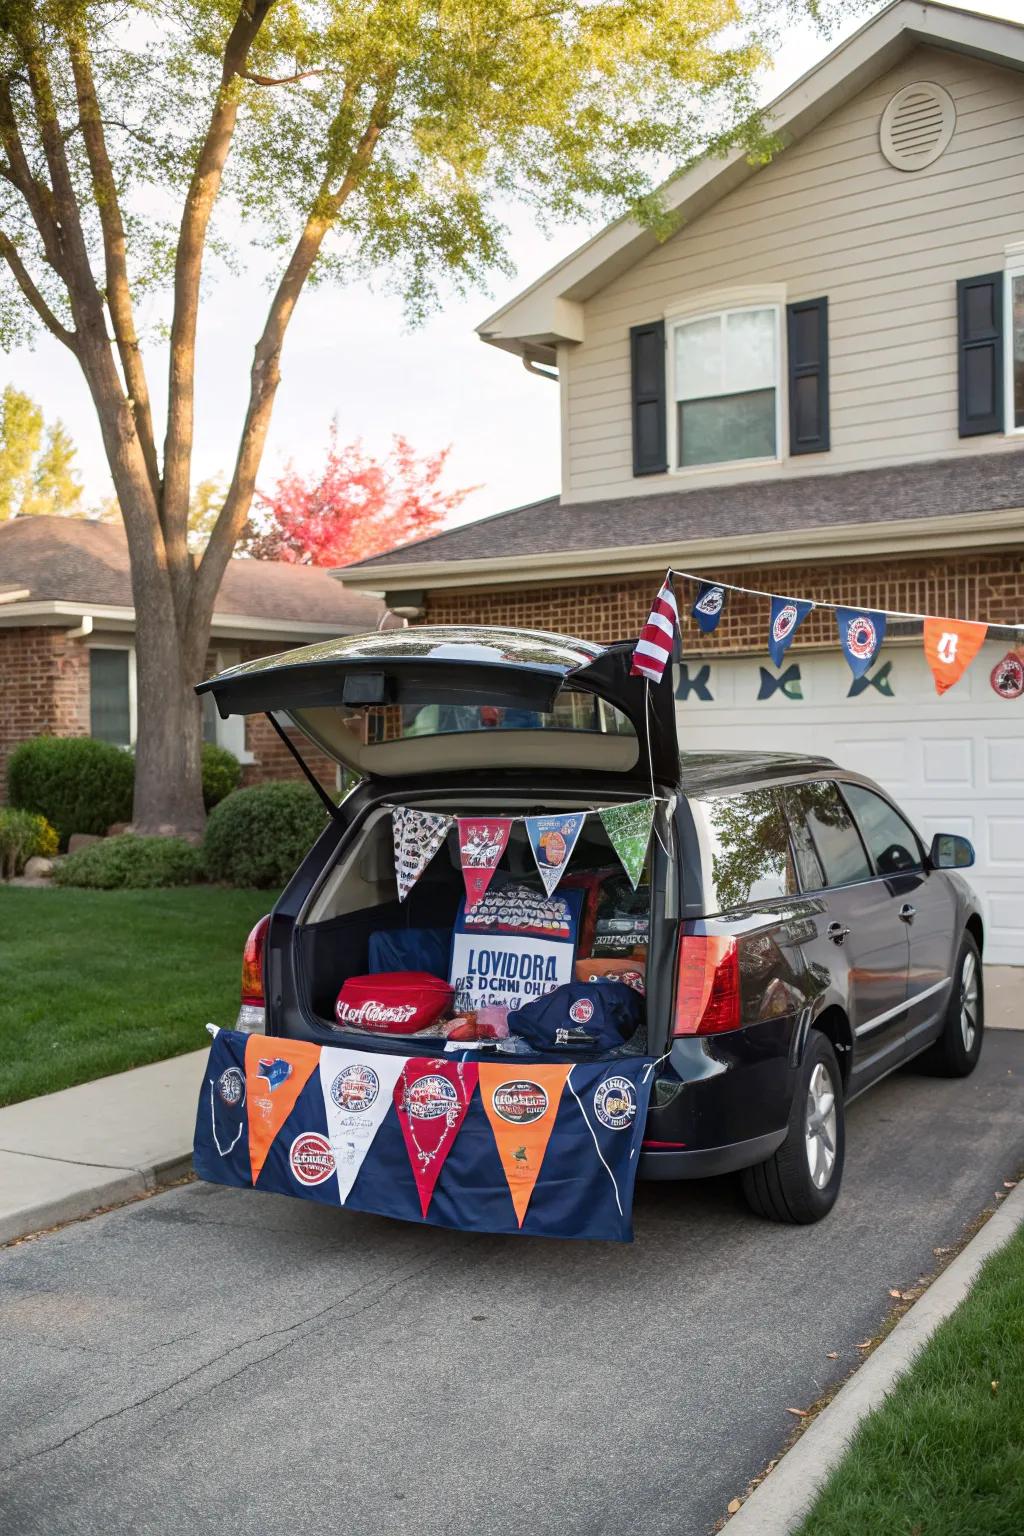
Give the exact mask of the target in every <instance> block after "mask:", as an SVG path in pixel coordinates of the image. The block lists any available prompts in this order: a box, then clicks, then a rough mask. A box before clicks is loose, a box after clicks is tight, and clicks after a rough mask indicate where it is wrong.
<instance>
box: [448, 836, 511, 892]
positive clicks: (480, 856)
mask: <svg viewBox="0 0 1024 1536" xmlns="http://www.w3.org/2000/svg"><path fill="white" fill-rule="evenodd" d="M458 823H459V857H460V859H461V860H462V878H463V879H464V880H465V882H466V911H467V912H468V911H469V909H470V907H475V906H476V904H477V902H478V901H479V900H480V898H481V896H482V895H483V894H484V892H485V891H486V889H487V887H488V886H489V885H490V883H491V876H492V875H493V874H494V871H495V870H496V869H497V867H498V864H499V862H500V860H501V856H502V854H503V853H504V852H505V844H506V843H507V842H508V835H509V833H510V832H511V830H512V821H511V818H510V817H508V816H460V817H459V818H458Z"/></svg>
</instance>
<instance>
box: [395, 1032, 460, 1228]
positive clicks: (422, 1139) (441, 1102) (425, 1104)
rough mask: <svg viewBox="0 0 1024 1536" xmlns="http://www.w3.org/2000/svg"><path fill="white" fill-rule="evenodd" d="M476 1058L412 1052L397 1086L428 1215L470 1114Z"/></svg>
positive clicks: (402, 1120)
mask: <svg viewBox="0 0 1024 1536" xmlns="http://www.w3.org/2000/svg"><path fill="white" fill-rule="evenodd" d="M476 1084H477V1068H476V1063H475V1062H472V1061H444V1060H436V1059H433V1058H429V1057H426V1056H412V1057H409V1059H408V1060H407V1061H406V1062H405V1065H404V1067H403V1068H402V1071H401V1073H400V1074H399V1077H398V1081H397V1082H396V1083H395V1086H394V1090H393V1099H394V1105H395V1110H396V1112H397V1114H398V1122H399V1124H400V1125H401V1127H402V1136H403V1137H404V1139H405V1150H406V1151H407V1152H408V1154H409V1162H410V1163H411V1164H412V1174H413V1178H414V1179H415V1180H416V1189H417V1191H418V1193H419V1197H420V1211H421V1213H422V1215H423V1218H424V1220H426V1215H427V1211H428V1210H429V1208H430V1201H431V1198H432V1197H433V1194H434V1186H435V1185H436V1184H437V1179H438V1175H439V1174H440V1172H441V1169H442V1167H443V1166H444V1160H445V1158H446V1157H447V1156H448V1153H449V1152H450V1151H451V1149H452V1146H453V1144H454V1141H455V1138H456V1136H457V1135H458V1132H459V1127H460V1125H461V1124H462V1122H463V1120H464V1119H465V1118H466V1110H467V1109H468V1108H469V1101H470V1099H471V1098H472V1097H473V1090H474V1089H475V1088H476Z"/></svg>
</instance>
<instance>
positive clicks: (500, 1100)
mask: <svg viewBox="0 0 1024 1536" xmlns="http://www.w3.org/2000/svg"><path fill="white" fill-rule="evenodd" d="M547 1107H548V1096H547V1094H546V1093H545V1092H544V1089H543V1088H542V1087H541V1085H540V1083H532V1082H530V1081H529V1079H528V1078H516V1079H514V1080H513V1081H511V1082H507V1083H501V1084H499V1086H498V1087H497V1088H495V1090H494V1111H495V1114H498V1115H500V1116H501V1118H502V1120H507V1121H508V1123H509V1125H532V1124H533V1122H534V1120H539V1119H540V1118H541V1116H542V1115H543V1114H545V1113H546V1111H547Z"/></svg>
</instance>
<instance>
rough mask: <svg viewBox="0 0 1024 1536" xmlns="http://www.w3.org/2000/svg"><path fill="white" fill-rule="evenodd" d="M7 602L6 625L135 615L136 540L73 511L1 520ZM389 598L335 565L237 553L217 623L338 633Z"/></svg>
mask: <svg viewBox="0 0 1024 1536" xmlns="http://www.w3.org/2000/svg"><path fill="white" fill-rule="evenodd" d="M8 588H9V589H10V591H11V593H12V595H13V596H14V598H15V600H13V601H12V600H10V599H8V600H6V601H3V602H2V606H0V619H2V622H3V623H4V624H6V625H10V624H13V623H16V622H17V621H18V619H19V617H20V618H21V619H22V620H23V622H24V623H26V624H27V623H31V622H33V620H35V621H36V622H38V618H39V616H40V613H41V611H42V610H45V609H46V608H48V607H49V608H52V607H53V605H58V611H60V612H67V611H68V610H69V609H70V610H74V611H79V612H82V613H87V612H89V611H93V610H99V611H100V612H101V613H102V614H103V615H104V616H105V617H111V618H114V617H116V618H119V619H120V620H122V621H126V620H129V619H131V620H133V619H134V607H133V600H132V589H131V570H130V565H129V560H128V541H127V539H126V537H125V532H124V528H123V527H122V526H121V524H120V523H98V522H90V521H88V520H86V519H83V518H72V517H18V518H13V519H11V520H10V521H9V522H4V523H0V598H2V596H3V593H4V590H5V589H8ZM383 611H384V610H383V608H382V607H381V604H380V603H379V602H377V601H375V600H374V599H373V598H371V597H367V596H365V595H364V594H363V593H360V592H348V591H346V590H345V589H344V588H343V587H342V586H340V584H339V583H338V582H337V581H334V580H333V579H332V578H331V576H330V575H329V574H328V572H327V571H325V570H322V569H318V568H316V567H313V566H307V565H284V564H280V563H278V562H276V561H270V560H231V561H230V562H229V564H228V568H227V570H226V571H225V573H224V580H223V582H222V584H221V589H220V593H219V594H218V597H217V605H216V610H215V616H214V624H215V627H216V626H217V625H218V624H220V625H221V627H224V628H229V629H241V628H243V627H244V628H246V629H248V630H251V631H253V632H254V633H257V634H258V633H262V632H265V633H266V634H267V635H270V636H274V635H277V634H282V633H287V632H290V631H294V632H295V633H296V634H298V633H300V632H301V633H306V632H309V633H310V634H311V635H314V636H315V635H317V634H318V633H320V632H330V633H332V634H337V633H339V632H346V631H352V630H362V629H376V627H377V624H378V622H379V620H380V617H381V614H382V613H383Z"/></svg>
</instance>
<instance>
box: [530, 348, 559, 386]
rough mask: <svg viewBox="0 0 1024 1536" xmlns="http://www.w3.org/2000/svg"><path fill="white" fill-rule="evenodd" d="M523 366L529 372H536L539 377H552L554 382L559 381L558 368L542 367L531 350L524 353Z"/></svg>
mask: <svg viewBox="0 0 1024 1536" xmlns="http://www.w3.org/2000/svg"><path fill="white" fill-rule="evenodd" d="M523 367H524V368H525V369H526V371H527V373H535V374H536V375H537V377H538V379H551V381H552V382H553V383H554V384H557V383H558V369H557V368H555V369H554V370H552V369H550V368H542V367H541V366H540V364H539V363H538V361H537V359H536V358H535V357H533V356H532V355H531V354H530V353H529V352H524V353H523Z"/></svg>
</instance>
